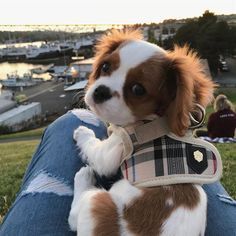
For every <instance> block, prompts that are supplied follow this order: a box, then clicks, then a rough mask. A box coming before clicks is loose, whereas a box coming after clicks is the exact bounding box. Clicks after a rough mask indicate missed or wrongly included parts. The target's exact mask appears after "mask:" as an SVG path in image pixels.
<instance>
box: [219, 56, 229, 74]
mask: <svg viewBox="0 0 236 236" xmlns="http://www.w3.org/2000/svg"><path fill="white" fill-rule="evenodd" d="M219 69H220V71H223V72H226V71H229V67H228V65H227V62H226V61H224V60H222V59H220V60H219Z"/></svg>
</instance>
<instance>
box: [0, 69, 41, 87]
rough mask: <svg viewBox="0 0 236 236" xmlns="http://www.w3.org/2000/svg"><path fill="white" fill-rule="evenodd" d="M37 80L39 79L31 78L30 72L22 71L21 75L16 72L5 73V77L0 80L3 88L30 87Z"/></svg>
mask: <svg viewBox="0 0 236 236" xmlns="http://www.w3.org/2000/svg"><path fill="white" fill-rule="evenodd" d="M38 82H39V80H35V79H33V78H32V75H31V74H30V73H24V74H23V76H19V75H18V74H17V72H15V73H12V74H7V79H5V80H1V81H0V83H1V84H2V86H3V87H5V88H20V87H31V86H34V85H36V84H37V83H38Z"/></svg>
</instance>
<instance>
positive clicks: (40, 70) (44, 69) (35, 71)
mask: <svg viewBox="0 0 236 236" xmlns="http://www.w3.org/2000/svg"><path fill="white" fill-rule="evenodd" d="M53 66H54V64H53V63H51V64H49V65H48V66H44V67H37V68H33V69H31V70H30V71H31V73H33V74H37V75H41V74H44V73H47V72H48V71H49V70H50V69H51V68H52V67H53Z"/></svg>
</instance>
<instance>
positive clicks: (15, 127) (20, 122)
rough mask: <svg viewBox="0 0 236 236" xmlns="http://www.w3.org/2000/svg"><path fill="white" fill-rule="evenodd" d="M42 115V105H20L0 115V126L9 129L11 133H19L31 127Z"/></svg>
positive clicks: (34, 103) (33, 103)
mask: <svg viewBox="0 0 236 236" xmlns="http://www.w3.org/2000/svg"><path fill="white" fill-rule="evenodd" d="M40 115H41V104H40V103H39V102H32V103H29V104H27V105H19V106H18V107H15V108H13V109H10V110H8V111H6V112H4V113H2V114H0V126H2V127H3V126H5V127H9V128H10V130H11V131H13V132H15V131H19V130H22V129H25V128H28V127H30V125H33V124H34V123H35V120H36V119H37V118H38V117H40Z"/></svg>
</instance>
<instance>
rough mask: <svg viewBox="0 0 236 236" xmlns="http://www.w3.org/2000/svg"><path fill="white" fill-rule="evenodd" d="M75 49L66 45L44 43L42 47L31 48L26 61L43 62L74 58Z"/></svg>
mask: <svg viewBox="0 0 236 236" xmlns="http://www.w3.org/2000/svg"><path fill="white" fill-rule="evenodd" d="M72 54H73V48H72V47H70V46H68V45H65V44H60V43H59V44H57V43H43V44H42V45H41V46H40V47H29V48H28V50H27V54H26V61H27V60H29V61H32V60H43V59H50V58H60V57H64V56H72Z"/></svg>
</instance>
